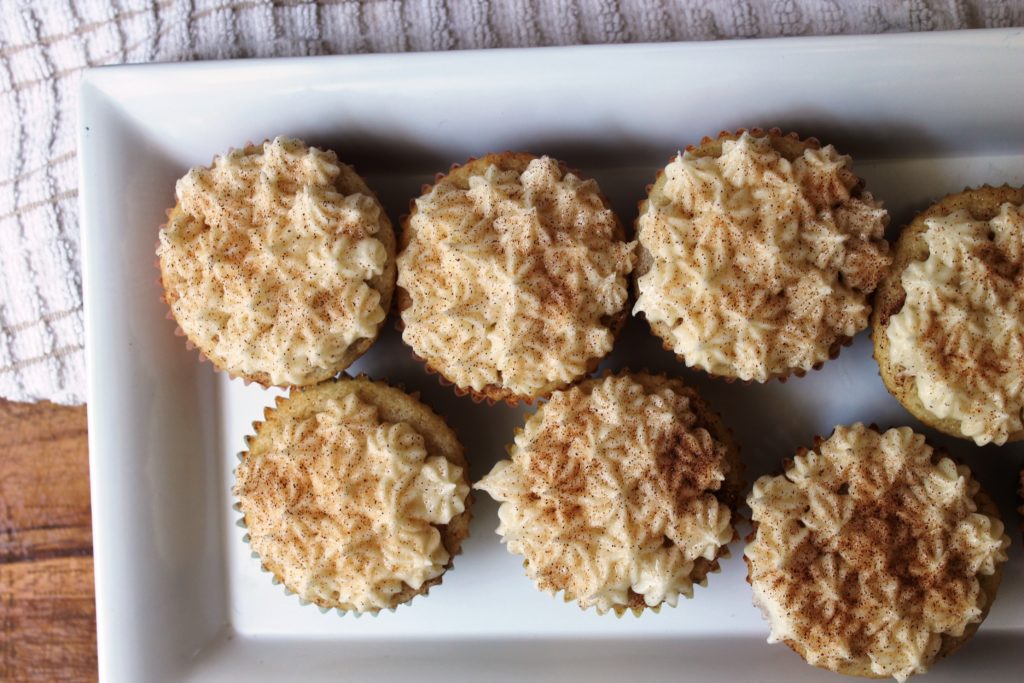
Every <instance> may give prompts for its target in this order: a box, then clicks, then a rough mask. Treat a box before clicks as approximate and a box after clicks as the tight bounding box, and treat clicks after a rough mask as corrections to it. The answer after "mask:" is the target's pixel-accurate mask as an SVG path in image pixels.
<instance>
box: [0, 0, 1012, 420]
mask: <svg viewBox="0 0 1024 683" xmlns="http://www.w3.org/2000/svg"><path fill="white" fill-rule="evenodd" d="M1022 23H1024V2H1021V1H1019V0H989V1H984V0H746V1H742V0H741V1H730V0H683V1H679V2H675V1H673V0H507V1H503V0H491V1H490V2H486V1H484V2H471V1H468V0H465V1H463V0H368V1H365V2H357V1H356V0H306V1H303V0H290V1H285V2H270V1H267V0H235V1H231V0H37V1H35V2H33V1H31V0H0V60H2V62H3V68H2V70H0V136H2V137H0V140H2V143H0V396H2V397H6V398H9V399H12V400H21V401H34V400H40V399H50V400H53V401H56V402H59V403H81V402H83V401H84V400H85V370H84V365H85V362H84V354H83V344H84V340H83V329H82V294H81V274H80V269H79V253H78V252H79V236H78V199H77V194H78V191H77V187H78V178H77V165H76V158H75V156H76V153H75V130H76V121H75V111H76V101H75V100H76V93H77V89H78V79H79V76H80V73H81V70H82V69H83V68H85V67H90V66H98V65H102V64H118V63H123V62H150V61H178V60H189V59H224V58H229V57H254V56H274V55H282V56H283V55H320V54H341V53H351V52H400V51H409V50H452V49H460V48H481V47H499V46H500V47H525V46H533V45H565V44H573V43H618V42H634V41H666V40H706V39H714V38H749V37H754V36H779V35H802V34H835V33H879V32H885V31H927V30H936V29H952V28H977V27H993V26H1019V25H1021V24H1022ZM228 142H230V141H228Z"/></svg>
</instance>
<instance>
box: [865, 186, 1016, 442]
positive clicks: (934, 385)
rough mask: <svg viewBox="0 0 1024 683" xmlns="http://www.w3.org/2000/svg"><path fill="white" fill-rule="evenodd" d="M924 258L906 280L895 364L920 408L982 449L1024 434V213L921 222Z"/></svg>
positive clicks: (1005, 209) (892, 324)
mask: <svg viewBox="0 0 1024 683" xmlns="http://www.w3.org/2000/svg"><path fill="white" fill-rule="evenodd" d="M925 228H926V229H925V231H924V232H923V233H922V234H921V239H923V240H924V242H925V243H926V244H927V249H928V251H927V258H926V259H924V260H922V261H912V262H911V263H910V264H909V265H908V266H907V267H906V268H905V269H904V271H903V273H902V276H901V284H902V286H903V290H904V292H905V293H906V299H905V301H904V303H903V307H902V308H901V309H900V311H899V312H898V313H896V314H895V315H893V316H892V317H890V318H889V322H888V326H887V328H886V330H885V334H886V335H888V341H889V359H890V362H891V363H892V364H893V365H895V366H897V367H898V368H899V373H900V374H902V375H905V376H909V377H913V378H914V387H915V390H916V392H917V397H918V399H920V401H921V404H922V405H923V406H924V407H925V409H926V410H928V411H929V412H930V413H932V414H933V415H935V416H936V417H938V418H940V419H952V420H954V421H956V422H957V423H958V424H959V429H960V431H961V432H962V433H963V435H964V436H967V437H969V438H972V439H974V441H975V442H976V443H977V444H978V445H984V444H987V443H989V442H992V443H996V444H1003V443H1006V441H1007V439H1008V438H1010V436H1011V435H1013V434H1015V433H1017V432H1020V431H1021V430H1022V429H1024V421H1022V412H1024V207H1021V206H1014V205H1013V204H1009V203H1004V204H1003V205H1002V206H1001V207H1000V209H999V213H998V215H996V216H995V217H993V218H992V219H991V220H988V221H985V220H975V219H973V218H972V217H971V214H970V213H969V212H968V211H967V210H965V209H960V210H958V211H955V212H953V213H950V214H949V215H945V216H937V217H933V218H928V219H925Z"/></svg>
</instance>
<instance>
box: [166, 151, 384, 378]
mask: <svg viewBox="0 0 1024 683" xmlns="http://www.w3.org/2000/svg"><path fill="white" fill-rule="evenodd" d="M176 195H177V205H176V206H175V207H174V209H172V210H171V211H170V213H169V214H168V221H167V224H166V225H165V226H164V227H163V228H161V230H160V243H159V245H158V247H157V254H158V256H159V257H160V276H161V282H162V284H163V287H164V298H165V300H166V301H167V304H168V305H169V306H170V309H171V313H172V315H173V316H174V319H175V321H177V323H178V326H179V327H180V328H181V330H182V331H183V332H184V334H185V336H186V337H187V338H188V340H189V341H190V342H191V343H192V344H194V345H195V346H196V347H197V348H198V349H199V351H200V352H202V354H203V355H204V356H206V357H207V358H209V359H210V360H211V361H212V362H213V364H214V365H215V366H216V367H217V368H218V369H220V370H223V371H224V372H226V373H228V374H229V375H231V376H233V377H241V378H244V379H246V380H248V381H253V382H258V383H260V384H263V385H264V386H270V385H276V386H289V385H291V386H302V385H308V384H315V383H317V382H321V381H323V380H325V379H327V378H329V377H333V376H334V375H336V374H337V373H339V372H341V371H342V370H344V369H345V368H346V367H348V366H349V365H350V364H351V363H352V362H353V361H354V360H355V359H356V358H358V357H359V356H360V355H362V354H363V352H365V351H366V350H367V349H368V348H369V347H370V345H371V344H372V343H373V341H374V339H376V337H377V332H378V330H379V329H380V326H381V324H382V323H383V321H384V318H385V316H386V314H387V311H388V308H389V306H390V302H391V295H392V292H393V290H394V282H395V266H394V263H395V258H394V255H395V237H394V233H393V231H392V229H391V223H390V221H389V220H388V218H387V216H386V215H385V213H384V210H383V209H382V208H381V205H380V203H379V202H378V201H377V198H376V196H375V195H374V194H373V192H371V191H370V189H369V188H368V187H367V186H366V183H365V182H363V180H362V178H360V177H359V176H358V175H357V174H356V173H355V171H353V170H352V169H351V168H350V167H348V166H346V165H344V164H341V163H339V161H338V159H337V157H336V156H335V154H334V153H333V152H326V151H323V150H319V149H317V148H315V147H307V146H306V145H305V144H303V143H302V142H299V141H298V140H290V139H287V138H281V137H279V138H276V139H275V140H273V141H268V142H264V143H263V144H262V145H249V146H247V147H245V148H243V149H236V150H232V151H230V152H228V153H227V154H224V155H221V156H217V157H214V160H213V164H212V165H211V166H209V167H196V168H193V169H191V170H190V171H189V172H188V173H187V174H186V175H185V176H184V177H183V178H181V179H180V180H179V181H178V183H177V187H176Z"/></svg>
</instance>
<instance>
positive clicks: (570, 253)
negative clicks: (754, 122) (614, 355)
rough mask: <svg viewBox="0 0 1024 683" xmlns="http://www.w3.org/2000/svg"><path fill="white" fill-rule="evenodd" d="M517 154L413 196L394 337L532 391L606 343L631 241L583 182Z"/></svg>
mask: <svg viewBox="0 0 1024 683" xmlns="http://www.w3.org/2000/svg"><path fill="white" fill-rule="evenodd" d="M525 158H527V156H526V155H512V154H510V153H506V154H501V155H490V156H489V157H485V158H483V159H479V160H476V161H472V162H470V164H469V165H467V166H465V167H462V168H460V169H456V170H454V171H452V173H450V174H449V175H448V176H446V177H444V178H442V179H441V180H439V181H438V182H437V183H436V184H435V185H434V186H433V187H432V188H430V190H429V191H428V192H426V194H424V195H423V196H421V197H420V198H419V199H417V200H416V202H415V205H414V209H413V211H412V214H411V215H410V217H409V219H408V222H407V232H408V234H409V236H410V237H409V241H408V244H407V245H406V246H405V248H404V250H403V251H402V253H401V255H400V256H399V258H398V286H399V287H401V288H403V289H404V291H405V292H406V293H407V294H408V306H406V307H405V308H404V310H402V322H403V324H404V331H403V333H402V337H403V339H404V340H405V341H406V343H408V344H409V345H410V346H411V347H412V348H413V350H414V351H415V352H416V354H417V355H419V356H420V357H422V358H423V359H425V360H426V362H427V363H428V364H429V365H430V366H431V367H433V368H434V369H435V370H437V371H438V372H440V373H441V374H442V375H443V376H444V377H446V378H447V379H448V380H450V381H452V382H454V383H455V384H457V385H458V386H460V387H463V388H468V389H472V390H474V391H476V392H484V391H485V390H486V389H487V388H488V387H499V388H501V389H504V390H507V391H509V392H511V393H512V394H514V395H516V396H519V397H530V398H533V397H537V396H541V395H544V394H547V393H548V392H550V391H551V390H553V389H556V388H559V387H562V386H564V385H566V384H568V383H570V382H573V381H575V380H576V379H578V378H579V377H581V376H583V375H584V374H586V373H587V372H589V371H590V370H591V369H592V365H593V364H595V363H596V361H597V359H600V358H601V357H603V356H604V355H605V354H607V353H608V351H610V350H611V348H612V343H613V341H614V336H615V331H614V330H613V329H612V326H611V324H610V323H611V319H612V318H614V317H615V316H618V315H619V314H620V313H621V312H622V310H623V308H624V307H625V305H626V301H627V298H628V292H627V282H626V277H627V275H628V274H629V273H630V271H631V270H632V265H633V248H634V245H633V243H628V242H626V241H624V239H623V236H622V228H621V226H620V225H619V223H618V220H617V219H616V217H615V215H614V214H613V213H612V211H611V210H610V209H609V208H608V207H607V206H606V204H605V201H604V199H603V197H602V195H601V193H600V191H599V189H598V186H597V184H596V183H595V182H594V181H592V180H581V179H580V178H578V177H577V176H576V175H574V174H572V173H570V172H567V171H564V170H563V169H562V168H561V167H560V166H559V164H558V162H556V161H555V160H553V159H550V158H548V157H541V158H532V157H530V161H529V163H525ZM400 301H401V300H400Z"/></svg>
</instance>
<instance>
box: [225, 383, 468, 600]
mask: <svg viewBox="0 0 1024 683" xmlns="http://www.w3.org/2000/svg"><path fill="white" fill-rule="evenodd" d="M321 386H324V385H321ZM300 396H301V395H300ZM292 400H294V399H292ZM426 443H427V442H426V441H425V440H424V436H423V435H421V434H420V433H419V432H417V431H416V429H415V428H414V427H413V426H412V425H411V424H409V423H407V422H401V421H399V422H388V421H386V420H383V419H381V417H380V415H379V412H378V408H377V407H376V406H374V405H372V404H371V403H368V402H366V401H364V400H362V399H361V398H360V397H359V396H358V395H357V394H356V393H355V392H352V393H348V394H346V395H343V396H338V397H333V396H332V397H330V398H327V399H326V400H323V401H318V402H316V403H313V404H308V403H304V404H303V407H302V408H300V409H292V408H291V407H289V406H288V403H285V404H282V405H281V406H279V407H278V409H277V410H276V411H274V412H273V413H272V414H271V415H270V416H269V418H268V420H267V422H265V423H263V424H262V425H260V426H259V429H258V431H257V434H256V436H255V437H253V439H252V440H251V441H250V448H249V452H248V453H246V454H244V456H243V459H242V462H241V463H240V464H239V466H238V468H237V470H236V472H235V477H236V482H235V488H234V493H235V496H236V497H237V498H238V500H239V505H240V509H241V511H242V512H243V513H244V515H245V526H246V528H247V530H248V534H249V543H250V545H251V547H252V549H253V550H254V551H255V552H256V553H257V554H258V555H259V558H260V561H261V562H262V563H263V566H264V567H266V568H267V569H268V570H270V571H271V572H273V574H274V575H275V576H277V577H278V579H280V580H281V581H282V582H283V583H284V585H285V586H286V587H287V588H288V589H290V590H292V591H294V592H295V593H297V594H298V595H299V597H301V598H303V599H305V600H308V601H310V602H313V603H316V604H317V605H320V606H322V607H328V608H334V607H337V608H339V609H342V610H351V611H358V612H377V611H379V610H381V609H385V608H392V607H394V606H395V601H396V596H399V595H400V594H402V593H403V592H405V591H406V590H407V588H410V589H412V590H413V591H419V590H420V589H421V587H423V586H424V584H425V583H426V582H428V581H430V580H432V579H435V578H436V577H439V576H440V575H441V574H442V573H444V571H445V569H446V568H447V566H448V564H449V560H450V559H451V558H450V554H449V552H448V550H447V549H446V548H445V546H444V544H443V542H442V538H441V534H440V533H439V531H438V529H437V527H436V525H441V524H447V523H448V522H450V521H451V520H452V519H453V518H454V517H456V516H457V515H460V514H462V513H463V512H464V510H465V504H466V497H467V495H468V494H469V487H468V486H467V484H466V481H465V477H464V473H463V471H462V468H461V467H460V466H458V465H455V464H453V463H452V462H451V461H449V460H448V459H447V458H446V457H444V456H443V455H438V454H434V453H431V452H430V451H429V450H428V448H427V445H426Z"/></svg>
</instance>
